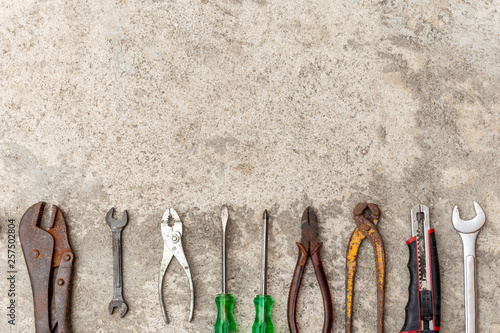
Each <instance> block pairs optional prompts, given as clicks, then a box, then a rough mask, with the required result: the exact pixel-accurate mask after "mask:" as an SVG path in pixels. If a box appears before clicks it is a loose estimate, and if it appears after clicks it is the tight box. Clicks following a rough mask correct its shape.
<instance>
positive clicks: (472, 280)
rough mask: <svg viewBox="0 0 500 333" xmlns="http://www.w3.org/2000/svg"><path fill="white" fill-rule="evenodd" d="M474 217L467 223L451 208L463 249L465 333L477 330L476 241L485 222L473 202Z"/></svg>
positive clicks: (456, 208)
mask: <svg viewBox="0 0 500 333" xmlns="http://www.w3.org/2000/svg"><path fill="white" fill-rule="evenodd" d="M474 209H475V211H476V217H475V218H473V219H472V220H469V221H464V220H462V219H461V218H460V213H459V212H458V207H457V206H455V208H453V218H452V221H453V227H455V229H456V230H457V231H458V233H459V234H460V237H462V243H463V247H464V284H465V333H475V332H476V330H477V312H476V292H477V283H476V277H477V273H476V239H477V235H478V234H479V231H481V228H482V227H483V225H484V223H485V222H486V216H485V215H484V211H483V209H482V208H481V207H480V206H479V205H478V204H477V202H475V201H474Z"/></svg>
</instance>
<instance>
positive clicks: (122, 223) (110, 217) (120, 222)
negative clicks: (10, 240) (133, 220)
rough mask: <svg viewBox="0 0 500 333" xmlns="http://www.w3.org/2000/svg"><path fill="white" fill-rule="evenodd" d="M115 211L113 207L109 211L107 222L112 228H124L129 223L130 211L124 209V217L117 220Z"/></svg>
mask: <svg viewBox="0 0 500 333" xmlns="http://www.w3.org/2000/svg"><path fill="white" fill-rule="evenodd" d="M114 212H115V209H114V208H111V209H110V210H109V211H108V213H107V214H106V223H107V224H108V225H109V226H110V227H111V228H123V227H124V226H126V225H127V223H128V213H127V211H126V210H124V211H123V214H122V218H121V219H119V220H116V219H114V218H113V214H114Z"/></svg>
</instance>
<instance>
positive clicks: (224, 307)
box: [215, 206, 236, 333]
mask: <svg viewBox="0 0 500 333" xmlns="http://www.w3.org/2000/svg"><path fill="white" fill-rule="evenodd" d="M221 220H222V293H221V294H218V295H217V297H216V298H215V304H217V321H216V322H215V333H236V322H235V321H234V318H233V307H234V297H233V295H231V294H228V293H227V251H226V227H227V222H228V220H229V213H228V210H227V207H226V206H223V207H222V210H221Z"/></svg>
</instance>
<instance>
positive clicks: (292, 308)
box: [288, 243, 333, 333]
mask: <svg viewBox="0 0 500 333" xmlns="http://www.w3.org/2000/svg"><path fill="white" fill-rule="evenodd" d="M321 245H322V243H319V244H318V245H317V246H316V247H315V248H313V249H311V260H312V263H313V266H314V271H315V273H316V278H317V279H318V283H319V287H320V289H321V295H322V296H323V308H324V311H325V312H324V318H325V319H324V323H323V333H330V332H331V331H332V327H333V306H332V296H331V294H330V288H329V287H328V280H327V279H326V274H325V270H324V269H323V264H322V263H321V257H320V252H319V249H320V247H321ZM297 246H298V248H299V258H298V260H297V265H296V266H295V272H294V273H293V279H292V285H291V286H290V294H289V296H288V326H289V328H290V332H291V333H298V332H299V330H298V328H297V321H296V319H297V297H298V295H299V290H300V284H301V282H302V275H303V274H304V267H305V264H306V261H307V256H308V253H307V250H306V249H305V248H304V246H302V244H300V243H297Z"/></svg>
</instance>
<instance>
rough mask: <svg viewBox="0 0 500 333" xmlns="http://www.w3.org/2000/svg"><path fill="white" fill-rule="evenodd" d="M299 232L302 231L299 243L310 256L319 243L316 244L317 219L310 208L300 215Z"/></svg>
mask: <svg viewBox="0 0 500 333" xmlns="http://www.w3.org/2000/svg"><path fill="white" fill-rule="evenodd" d="M300 228H301V230H302V238H301V240H300V243H301V244H302V246H303V247H304V248H305V249H306V251H307V252H308V253H309V254H310V253H311V251H312V250H314V249H315V248H316V247H317V246H318V244H319V242H318V219H317V217H316V214H315V213H314V210H313V209H312V208H311V207H307V208H306V210H305V211H304V213H303V214H302V220H301V227H300Z"/></svg>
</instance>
